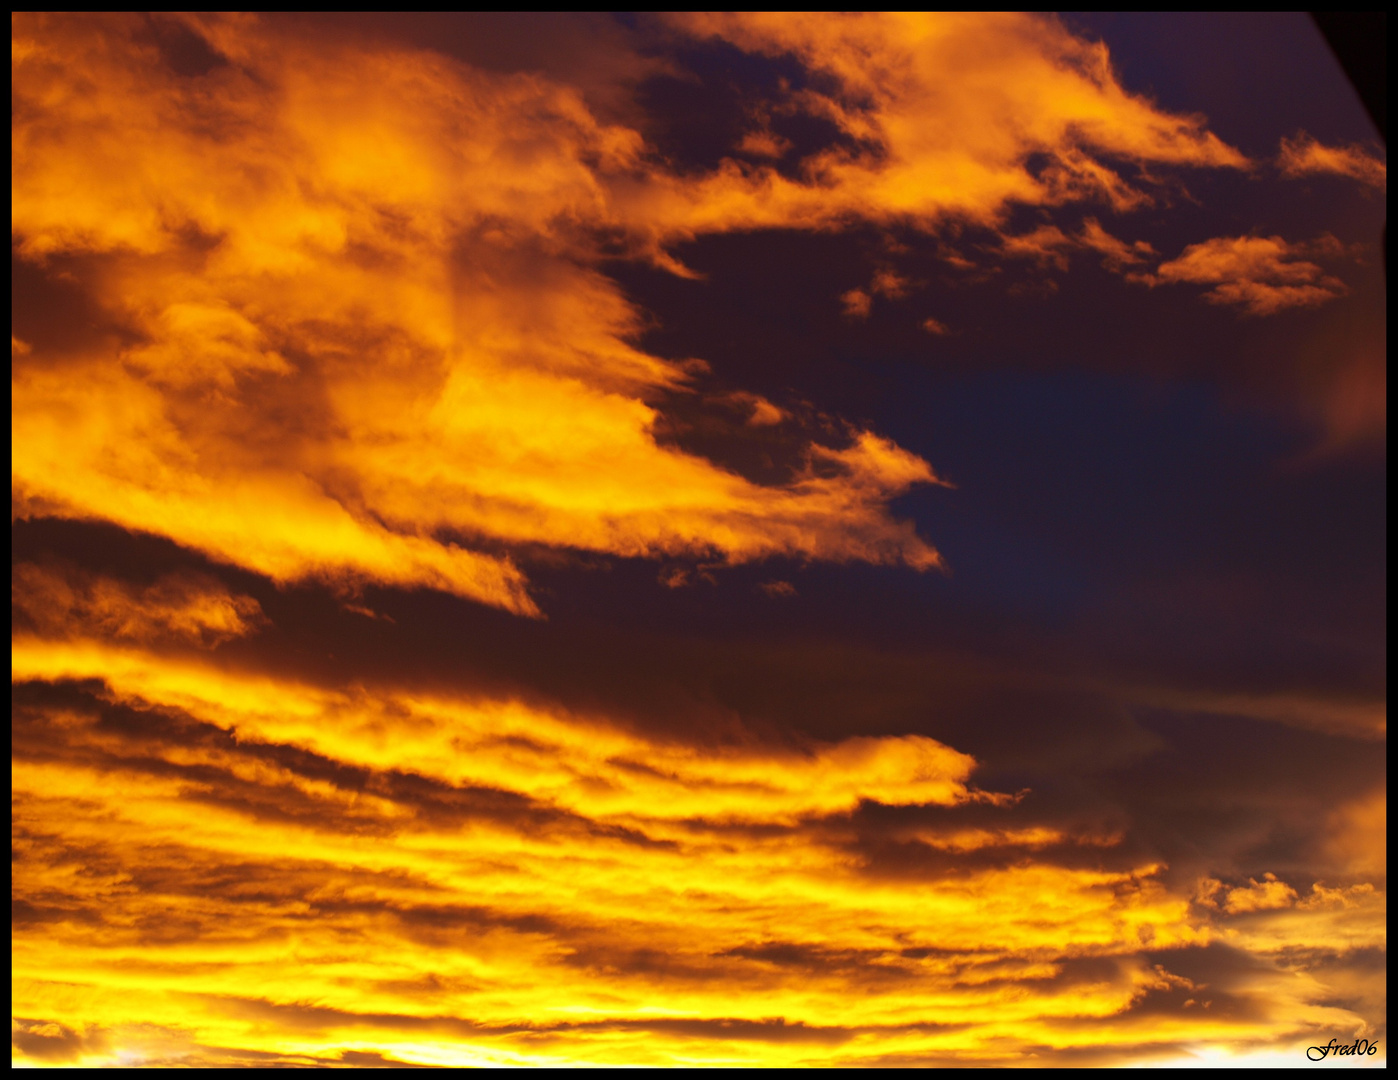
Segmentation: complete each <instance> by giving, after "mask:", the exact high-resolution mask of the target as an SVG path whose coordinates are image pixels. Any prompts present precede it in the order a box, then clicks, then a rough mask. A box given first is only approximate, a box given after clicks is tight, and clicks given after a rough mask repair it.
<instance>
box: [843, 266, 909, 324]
mask: <svg viewBox="0 0 1398 1080" xmlns="http://www.w3.org/2000/svg"><path fill="white" fill-rule="evenodd" d="M912 284H913V283H912V282H911V281H909V280H908V279H907V278H905V277H903V276H902V275H901V274H899V273H898V272H897V271H896V270H890V269H888V268H887V267H884V268H882V269H880V270H878V271H876V272H875V273H874V276H873V279H872V280H871V281H870V282H869V284H868V285H867V286H865V287H864V288H862V289H851V290H850V291H849V292H847V293H845V294H843V295H842V296H841V297H840V302H841V303H842V304H843V305H844V307H845V314H846V315H848V316H850V317H851V318H855V319H867V318H868V317H869V312H870V310H871V309H872V308H873V304H874V297H875V296H883V297H887V298H888V299H889V300H901V299H902V298H903V297H905V296H907V295H908V292H909V290H910V289H911V287H912Z"/></svg>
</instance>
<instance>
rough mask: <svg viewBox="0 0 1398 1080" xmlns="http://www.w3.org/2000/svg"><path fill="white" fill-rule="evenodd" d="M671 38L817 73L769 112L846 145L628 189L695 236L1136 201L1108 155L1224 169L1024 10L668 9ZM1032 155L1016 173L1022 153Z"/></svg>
mask: <svg viewBox="0 0 1398 1080" xmlns="http://www.w3.org/2000/svg"><path fill="white" fill-rule="evenodd" d="M670 21H671V22H672V24H673V25H674V26H675V27H676V28H677V29H679V30H681V31H682V32H684V33H686V34H690V35H693V36H696V37H700V38H717V39H722V40H724V41H726V42H728V43H730V44H733V45H736V46H737V47H739V48H741V49H744V50H746V51H749V52H754V53H761V54H764V55H770V56H775V55H793V56H795V57H797V58H798V59H799V60H800V61H801V62H802V63H803V64H804V65H805V66H806V67H807V68H808V69H810V70H811V71H814V72H819V73H820V74H822V75H824V76H826V77H827V78H828V79H830V80H833V82H834V84H835V87H836V88H835V89H832V90H830V91H820V90H815V89H807V90H805V91H802V92H801V93H799V94H794V95H792V98H791V100H790V101H789V102H786V103H784V107H787V108H793V109H799V110H802V111H805V112H808V113H810V114H812V115H815V116H819V117H821V118H822V119H824V120H827V121H830V122H831V123H833V124H835V125H836V126H837V127H838V128H839V129H840V130H841V131H842V132H843V133H844V134H845V135H846V136H847V137H848V138H849V140H851V143H852V147H854V148H851V147H843V148H832V149H828V150H824V151H821V152H819V153H817V154H816V155H814V156H813V157H811V158H809V159H807V160H806V161H804V162H803V163H802V168H803V170H804V178H803V179H801V180H793V179H789V178H787V177H785V176H783V175H781V174H779V173H778V172H777V171H776V170H775V169H773V168H772V167H770V166H766V165H763V166H759V167H751V166H746V165H742V164H740V163H738V162H736V161H731V160H730V161H728V162H725V164H724V166H723V167H722V168H721V169H720V170H719V171H718V173H717V174H715V175H713V176H711V177H706V178H702V179H700V180H699V181H697V182H694V183H686V184H670V185H668V187H666V186H663V185H656V186H655V187H653V188H652V189H651V190H650V191H648V192H646V193H645V194H644V196H639V195H638V198H641V199H642V200H643V205H644V206H645V212H646V213H648V214H649V215H650V216H652V217H653V218H654V219H655V220H656V221H657V227H658V228H661V229H665V228H668V229H670V230H674V231H678V232H680V233H681V234H683V235H696V234H699V233H703V232H709V231H713V230H718V229H735V228H757V227H765V226H787V227H791V226H797V227H802V226H804V227H817V228H823V227H833V226H837V225H839V224H841V223H843V222H847V221H852V220H872V221H878V222H895V221H901V222H906V223H910V224H914V225H921V226H924V227H926V226H930V225H932V224H935V223H939V222H942V221H945V220H947V219H949V218H950V219H960V220H967V221H972V222H976V223H979V224H985V225H998V224H999V223H1000V222H1001V220H1002V218H1003V216H1004V214H1005V212H1006V211H1007V210H1008V209H1009V208H1010V207H1011V206H1012V205H1016V204H1020V205H1024V204H1027V205H1041V206H1051V205H1058V204H1062V203H1065V202H1070V201H1079V200H1084V199H1088V200H1100V201H1103V202H1106V203H1107V204H1109V205H1110V206H1112V207H1113V208H1115V209H1118V210H1125V209H1130V208H1133V207H1136V206H1140V205H1143V204H1145V203H1148V202H1149V201H1150V199H1151V196H1150V195H1149V194H1148V193H1147V192H1146V191H1144V190H1142V189H1141V188H1139V187H1137V186H1134V185H1133V183H1132V181H1131V180H1129V179H1127V178H1126V177H1125V176H1124V175H1123V174H1122V171H1121V168H1120V166H1117V165H1114V164H1112V163H1111V162H1112V161H1114V160H1115V161H1120V162H1124V163H1129V164H1131V165H1133V166H1144V165H1148V164H1150V163H1161V164H1171V165H1184V166H1202V167H1215V168H1217V167H1226V168H1238V167H1242V166H1244V165H1246V164H1247V159H1246V158H1244V156H1243V155H1242V154H1240V153H1239V152H1238V151H1237V150H1235V149H1233V148H1232V147H1229V146H1227V145H1226V144H1224V143H1222V142H1221V141H1219V139H1218V138H1217V137H1215V136H1214V135H1212V134H1211V133H1209V132H1208V131H1206V130H1205V127H1204V122H1203V120H1202V119H1201V118H1199V117H1181V116H1173V115H1170V114H1168V113H1165V112H1163V111H1161V110H1160V109H1157V108H1156V107H1155V106H1153V105H1152V104H1151V103H1149V102H1148V101H1146V100H1145V99H1143V98H1140V97H1136V96H1133V95H1131V94H1129V93H1128V92H1126V91H1125V90H1124V89H1123V88H1122V87H1121V85H1120V84H1119V83H1118V81H1117V79H1116V76H1115V74H1114V73H1113V71H1112V68H1111V63H1110V58H1109V57H1108V54H1107V50H1106V47H1105V46H1103V45H1100V44H1091V43H1088V42H1084V41H1082V40H1080V39H1079V38H1076V37H1074V36H1073V35H1072V34H1070V33H1069V32H1068V31H1067V30H1066V29H1064V28H1063V26H1062V25H1061V24H1060V23H1058V22H1057V21H1055V20H1053V19H1051V18H1045V17H1040V16H1035V15H1015V14H980V13H969V14H968V13H961V14H957V13H931V12H895V13H875V12H860V13H851V14H843V15H835V16H831V15H829V14H795V13H780V12H778V13H758V12H730V13H718V14H712V13H711V14H698V13H692V14H686V15H680V16H673V17H671V20H670ZM1035 156H1041V157H1042V158H1044V159H1045V160H1046V162H1047V164H1046V165H1044V166H1043V167H1042V168H1037V169H1031V158H1034V157H1035Z"/></svg>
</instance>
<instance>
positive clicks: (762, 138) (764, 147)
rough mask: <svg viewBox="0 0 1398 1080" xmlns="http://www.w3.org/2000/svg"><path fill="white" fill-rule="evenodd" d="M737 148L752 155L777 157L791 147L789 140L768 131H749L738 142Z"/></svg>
mask: <svg viewBox="0 0 1398 1080" xmlns="http://www.w3.org/2000/svg"><path fill="white" fill-rule="evenodd" d="M738 149H739V150H740V151H741V152H742V153H745V154H751V155H752V156H753V157H762V158H779V157H782V156H783V155H785V154H786V152H787V151H788V150H790V149H791V140H790V139H783V138H782V137H781V136H779V135H774V134H773V133H772V132H770V131H749V132H748V133H747V134H746V135H744V136H743V139H742V141H741V142H740V143H738Z"/></svg>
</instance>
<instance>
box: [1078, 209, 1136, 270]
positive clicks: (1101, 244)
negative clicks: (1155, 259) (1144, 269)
mask: <svg viewBox="0 0 1398 1080" xmlns="http://www.w3.org/2000/svg"><path fill="white" fill-rule="evenodd" d="M1078 242H1079V243H1080V244H1081V245H1082V246H1083V247H1086V248H1090V249H1092V250H1093V251H1098V252H1101V253H1102V255H1103V259H1102V265H1103V266H1105V267H1106V268H1107V269H1108V270H1115V271H1117V272H1118V273H1119V272H1121V270H1122V269H1123V268H1124V267H1127V266H1131V265H1133V264H1136V263H1139V262H1141V261H1142V260H1144V259H1145V258H1146V257H1147V256H1150V255H1154V254H1155V249H1154V248H1153V247H1151V246H1150V245H1149V244H1148V243H1146V242H1145V241H1144V240H1137V241H1136V242H1135V243H1133V244H1128V243H1127V242H1126V241H1125V240H1118V239H1117V238H1116V237H1115V236H1113V235H1112V234H1111V233H1109V232H1107V230H1106V229H1104V228H1102V226H1101V224H1100V223H1099V222H1098V221H1097V219H1096V218H1087V219H1086V220H1085V221H1084V222H1083V225H1082V235H1081V236H1080V237H1079V239H1078Z"/></svg>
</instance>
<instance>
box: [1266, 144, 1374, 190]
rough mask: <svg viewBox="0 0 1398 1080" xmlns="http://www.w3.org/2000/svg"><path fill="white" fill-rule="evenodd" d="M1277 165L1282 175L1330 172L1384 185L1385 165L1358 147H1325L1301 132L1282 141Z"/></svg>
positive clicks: (1310, 174) (1369, 183)
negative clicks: (1292, 137)
mask: <svg viewBox="0 0 1398 1080" xmlns="http://www.w3.org/2000/svg"><path fill="white" fill-rule="evenodd" d="M1277 164H1278V166H1279V167H1280V168H1281V171H1282V173H1283V174H1284V175H1286V176H1315V175H1318V174H1324V173H1330V174H1332V175H1335V176H1348V177H1350V178H1351V179H1354V180H1358V181H1359V182H1360V183H1363V184H1368V185H1369V186H1370V187H1375V188H1385V187H1387V186H1388V166H1387V165H1386V164H1385V163H1384V162H1382V161H1380V160H1379V159H1378V158H1377V157H1375V156H1374V155H1373V154H1371V153H1370V152H1369V151H1368V150H1366V149H1364V148H1363V147H1362V146H1326V145H1324V144H1323V143H1320V142H1317V141H1316V140H1315V139H1313V138H1312V137H1311V136H1309V135H1307V134H1306V133H1305V132H1301V133H1300V134H1299V135H1297V136H1296V138H1294V139H1282V141H1281V153H1280V154H1278V156H1277Z"/></svg>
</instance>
